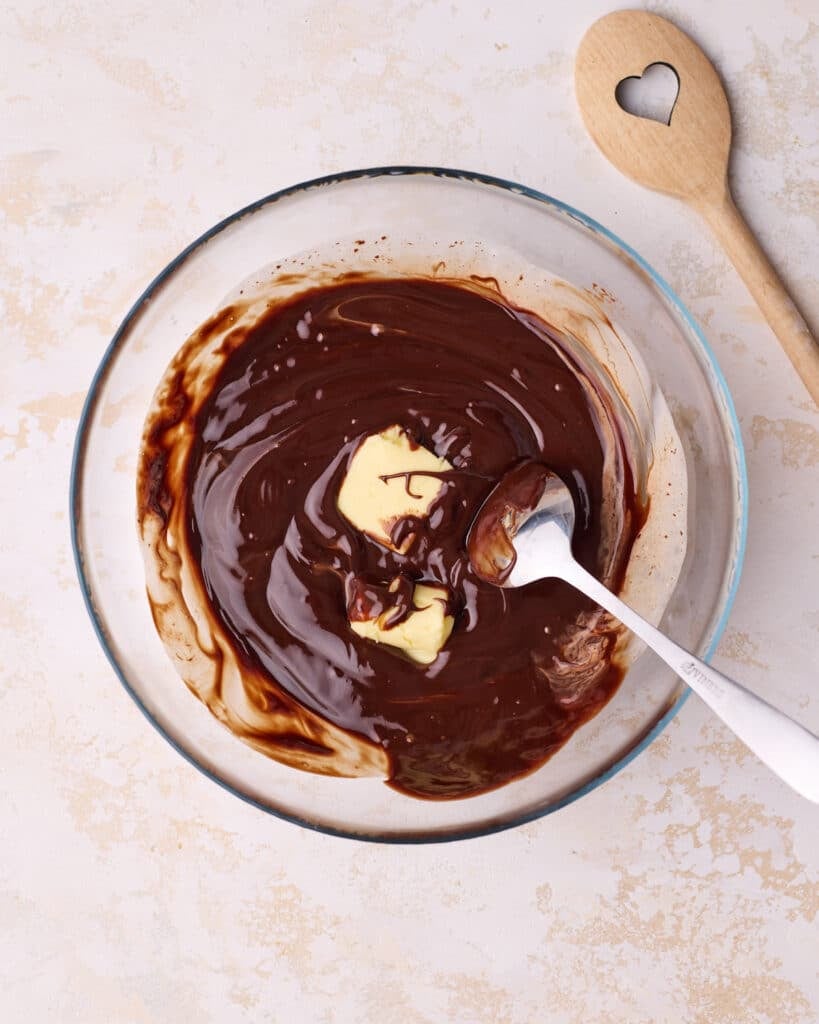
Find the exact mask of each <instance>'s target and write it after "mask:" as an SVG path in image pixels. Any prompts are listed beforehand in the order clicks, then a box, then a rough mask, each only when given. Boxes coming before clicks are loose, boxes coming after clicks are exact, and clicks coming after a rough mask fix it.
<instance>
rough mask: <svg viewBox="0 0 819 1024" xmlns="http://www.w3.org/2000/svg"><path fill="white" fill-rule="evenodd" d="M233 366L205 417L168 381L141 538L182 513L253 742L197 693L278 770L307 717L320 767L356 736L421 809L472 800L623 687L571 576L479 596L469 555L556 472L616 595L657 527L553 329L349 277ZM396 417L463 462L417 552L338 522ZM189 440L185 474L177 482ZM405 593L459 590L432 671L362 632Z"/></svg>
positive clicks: (247, 341) (286, 315)
mask: <svg viewBox="0 0 819 1024" xmlns="http://www.w3.org/2000/svg"><path fill="white" fill-rule="evenodd" d="M215 323H216V321H214V324H215ZM214 329H216V328H215V327H214V326H213V325H211V327H208V326H206V327H205V328H204V329H203V331H202V332H200V334H199V335H198V336H197V344H198V345H199V346H200V347H201V346H202V345H204V344H205V343H206V342H207V337H208V331H209V330H214ZM218 329H219V330H220V331H223V330H224V323H223V322H222V321H220V322H219V324H218ZM220 353H221V356H222V358H223V365H221V366H220V368H219V369H218V372H216V373H211V374H210V375H209V376H208V378H207V393H206V394H202V393H201V392H200V393H199V394H198V396H196V400H194V396H192V394H191V392H190V384H189V383H187V384H186V382H185V378H184V374H183V373H182V372H181V371H180V373H179V374H177V376H176V378H174V377H173V375H171V377H170V378H169V380H170V384H169V386H168V387H167V388H166V389H165V391H164V392H163V394H162V395H161V396H160V401H159V408H158V409H157V410H156V411H155V412H154V414H153V417H152V419H151V418H149V425H148V431H147V433H146V443H145V446H144V451H143V460H142V467H141V477H140V480H141V484H140V515H141V518H142V520H143V522H144V520H145V517H146V516H149V515H151V514H153V515H154V517H156V514H157V510H164V511H162V515H163V516H165V520H166V521H167V520H168V508H169V507H173V508H175V509H176V510H177V511H179V510H180V508H182V509H184V517H180V522H182V521H183V522H184V534H185V536H184V538H182V541H184V544H183V546H184V547H186V548H187V549H188V550H189V552H190V554H191V556H192V559H193V562H194V565H195V576H196V578H197V581H198V582H201V585H202V587H203V589H204V592H205V594H206V601H205V607H206V614H207V616H208V617H210V618H211V620H212V622H213V623H214V626H215V628H218V631H219V633H220V635H221V636H222V637H224V638H226V643H227V645H228V646H229V647H230V648H231V651H232V653H233V654H234V655H235V658H236V661H237V663H238V665H239V666H240V672H239V681H238V682H237V681H236V680H234V683H233V687H234V690H235V688H236V687H237V686H238V687H240V688H241V689H242V690H243V694H242V699H243V701H244V702H245V703H246V705H247V706H248V707H250V708H252V709H253V711H254V715H255V717H256V720H257V724H256V725H254V727H253V729H252V730H250V731H249V732H248V731H247V730H244V729H243V728H241V727H240V723H239V720H240V719H242V718H244V719H247V714H244V715H243V716H241V715H234V716H231V713H230V706H229V705H230V698H229V696H227V695H226V693H225V692H224V690H223V689H220V687H219V685H218V684H217V685H216V686H215V687H214V688H213V689H212V690H210V691H209V693H208V694H203V693H202V692H201V691H200V692H199V695H200V696H202V697H203V699H205V700H206V701H207V702H208V703H209V705H210V706H211V707H212V709H213V710H214V713H216V714H218V715H219V717H220V718H222V720H224V721H226V723H227V724H228V725H229V726H230V727H231V728H234V730H235V731H237V732H238V733H239V734H240V735H242V736H243V738H245V739H247V740H248V741H250V742H252V743H254V745H256V746H258V747H259V748H260V749H262V750H265V751H266V752H268V753H271V754H272V755H273V756H277V757H281V756H282V755H281V751H282V745H281V741H282V732H283V728H282V726H281V723H280V721H279V719H276V722H278V723H279V724H277V725H272V724H271V727H270V730H269V735H267V734H266V732H265V727H264V726H263V725H260V724H259V723H263V722H264V721H265V715H266V714H267V713H268V711H271V709H276V708H287V709H289V710H290V711H291V712H292V713H293V715H294V716H295V719H296V720H297V722H299V721H300V722H302V723H303V722H305V721H309V722H310V723H312V724H311V727H310V729H309V730H307V731H308V732H309V733H310V737H312V738H311V739H310V740H309V742H310V743H312V744H313V745H314V746H315V747H316V749H317V750H319V751H320V750H322V749H323V750H324V751H326V753H327V757H328V761H329V763H328V764H327V765H326V766H324V767H322V768H320V770H327V771H333V770H334V769H333V766H332V761H333V751H334V750H335V748H336V742H335V740H337V738H338V737H339V736H341V735H344V734H346V735H348V736H350V737H351V738H352V740H353V742H354V744H355V743H356V742H360V744H361V745H362V749H364V750H369V751H371V752H372V751H375V752H376V754H377V753H378V752H382V759H381V763H382V764H383V765H384V766H386V772H387V774H388V779H389V782H390V784H391V785H393V786H395V787H396V788H399V789H401V790H402V791H404V792H406V793H411V794H413V795H418V796H424V797H431V798H451V797H462V796H467V795H470V794H472V793H476V792H479V791H482V790H485V789H488V788H492V787H495V786H498V785H501V784H502V783H504V782H506V781H508V780H509V779H512V778H514V777H516V776H519V775H521V774H524V773H526V772H529V771H531V770H532V769H534V768H536V767H537V766H539V765H540V764H542V763H543V762H544V761H545V760H546V759H547V758H548V757H550V756H551V755H552V754H553V753H554V752H555V751H556V750H557V749H559V747H560V746H562V745H563V744H564V743H565V742H566V740H567V739H568V738H569V737H570V736H571V735H572V733H573V732H574V731H575V730H576V729H577V728H578V727H579V726H580V725H581V724H582V723H583V722H584V721H586V720H587V719H588V718H589V717H591V716H592V715H593V714H595V713H596V712H597V711H598V710H599V709H600V708H601V707H602V706H603V704H605V702H606V701H607V700H608V699H609V698H610V697H611V695H612V694H613V693H614V691H615V689H616V687H617V685H618V683H619V681H620V678H621V675H622V671H621V669H620V668H619V667H618V666H617V665H616V664H615V663H614V662H613V660H612V655H613V652H614V647H615V641H616V638H617V632H618V631H617V627H616V625H615V624H614V623H613V622H612V621H611V620H610V619H608V618H607V617H606V616H604V615H602V614H601V613H600V611H599V609H597V608H596V607H595V606H594V605H593V604H592V603H591V602H590V601H589V600H588V599H586V598H585V597H583V596H582V595H580V594H579V593H577V592H575V591H574V590H573V589H572V588H571V587H569V586H568V585H566V584H564V583H562V582H560V581H556V580H546V581H542V582H539V583H537V584H534V585H532V586H531V587H528V588H526V589H525V590H523V591H503V590H499V589H497V588H496V587H493V586H492V585H490V584H488V583H485V582H482V581H481V580H480V579H479V578H478V577H477V576H476V575H475V573H474V572H473V571H472V569H471V568H470V564H469V558H468V555H467V553H466V548H465V540H466V536H467V533H468V530H469V527H470V525H471V523H472V522H473V520H474V518H475V516H476V514H477V512H478V510H479V508H480V507H481V504H482V502H483V501H484V500H485V498H486V497H487V495H488V494H489V492H490V491H491V490H492V487H493V486H494V484H495V483H496V482H497V480H498V479H499V478H500V477H502V476H503V475H504V474H505V473H506V472H507V471H508V470H509V469H510V468H512V467H514V466H515V465H516V464H517V463H518V462H519V461H520V460H523V459H533V460H537V461H538V462H542V463H545V464H547V465H548V466H550V467H551V468H552V469H553V470H554V471H555V472H557V473H558V474H559V475H560V476H562V477H563V479H564V480H565V481H566V482H567V484H568V485H569V487H570V488H571V490H572V494H573V496H574V499H575V502H576V507H577V510H578V516H577V528H576V533H575V539H574V551H575V555H576V557H577V558H578V560H579V561H580V562H581V564H583V565H584V566H585V567H586V568H587V569H589V570H590V571H592V572H593V573H595V574H597V575H598V577H599V578H601V579H603V580H604V581H605V582H606V583H607V584H608V585H609V586H612V587H614V588H615V589H616V588H617V586H618V585H619V582H620V580H621V579H622V576H623V573H624V571H625V567H626V564H627V561H628V556H629V552H630V550H631V545H632V543H633V540H634V538H635V536H636V534H637V532H638V531H639V528H640V525H641V523H642V521H643V512H642V509H641V508H640V506H639V503H638V502H637V500H636V498H635V490H636V488H635V485H634V482H633V480H632V474H631V469H630V461H629V458H628V453H627V451H626V450H625V444H624V441H623V433H622V431H621V430H620V428H619V426H618V422H617V417H616V415H615V412H614V409H613V406H612V404H611V402H610V401H609V400H608V398H607V395H606V392H605V390H604V389H603V388H602V387H601V386H600V382H599V381H598V380H596V379H592V378H591V377H590V376H588V375H587V374H586V373H585V372H584V370H583V369H581V367H580V366H579V365H578V364H577V362H576V361H575V359H574V358H573V356H572V354H571V352H570V350H569V348H568V346H566V345H565V344H564V342H563V341H562V339H561V338H560V337H559V336H558V335H557V334H556V333H555V332H553V331H551V330H550V329H549V328H548V326H547V325H546V324H544V323H543V322H542V321H541V320H539V319H538V317H536V316H535V315H534V314H532V313H530V312H527V311H525V310H521V309H517V308H514V307H512V306H510V305H509V304H507V303H505V302H504V301H503V299H502V298H501V297H500V296H499V295H498V294H496V293H493V292H492V291H491V290H490V289H488V288H486V287H483V286H480V285H478V284H476V283H474V282H472V283H469V282H460V283H454V282H438V281H431V280H427V279H408V278H394V279H387V278H379V277H373V278H361V277H356V278H350V279H347V280H342V281H340V282H338V283H336V284H334V285H332V286H328V287H322V288H315V289H312V290H309V291H305V292H303V293H301V294H299V295H297V296H296V297H295V298H291V299H290V300H288V301H286V302H283V303H280V304H277V305H275V306H272V307H271V308H270V309H269V310H267V312H266V313H265V314H264V315H263V316H262V317H260V318H259V319H258V320H257V321H256V322H255V323H254V324H253V325H252V326H251V327H250V328H248V329H247V330H244V331H243V332H242V334H241V337H238V336H237V337H236V338H234V339H233V342H232V343H231V344H225V345H224V346H222V348H221V350H220ZM174 380H176V384H174ZM163 409H164V418H163V414H162V410H163ZM169 409H172V410H173V414H172V415H171V416H170V417H169V415H168V410H169ZM396 423H397V424H400V425H401V426H402V427H403V428H405V429H406V430H407V431H408V432H409V433H410V434H411V435H412V436H413V437H414V438H415V439H416V440H417V442H418V443H419V444H422V445H424V446H425V447H427V448H429V449H430V450H431V451H433V452H435V454H436V455H438V456H440V457H442V458H445V459H446V460H447V461H448V462H449V463H450V464H451V465H452V466H453V467H454V469H453V472H452V473H450V474H445V481H444V482H445V487H444V488H443V492H442V495H441V497H440V498H439V500H438V502H437V504H436V506H435V508H434V510H433V513H432V515H431V516H430V517H429V519H427V520H417V521H415V520H414V521H411V522H410V521H405V522H403V523H400V524H398V526H397V530H398V532H399V533H401V534H402V536H404V535H406V536H408V535H410V534H411V535H412V536H413V540H412V544H411V546H410V547H409V549H408V550H407V551H406V552H404V553H403V554H402V553H399V552H398V551H392V550H388V549H387V548H385V547H383V546H381V545H379V544H377V543H375V542H374V541H372V540H370V539H368V538H367V537H365V536H364V535H362V534H361V533H359V532H358V531H357V530H356V529H355V528H354V527H353V526H352V525H351V524H350V523H349V522H347V520H345V519H344V517H343V516H342V515H341V514H340V513H339V511H338V509H337V507H336V497H337V494H338V490H339V487H340V485H341V482H342V480H343V477H344V474H345V472H346V469H347V466H348V465H349V462H350V459H351V457H352V455H353V454H354V452H355V450H356V447H357V445H358V444H359V443H360V442H361V440H362V439H363V438H364V437H366V436H368V435H370V434H373V433H377V432H379V431H381V430H383V429H384V428H386V427H388V426H390V425H392V424H396ZM169 424H170V426H169ZM180 431H182V432H185V431H187V435H188V438H189V444H188V447H187V448H186V457H185V459H184V472H183V473H172V472H170V471H169V469H168V466H169V465H172V464H173V452H172V449H173V446H174V445H175V444H178V443H179V437H180ZM169 460H170V461H169ZM407 483H408V486H409V485H410V483H411V482H410V481H407ZM399 577H400V578H401V580H403V581H415V582H424V583H429V584H433V585H441V586H444V587H446V588H447V589H448V591H449V594H450V609H449V610H450V611H451V613H452V614H453V615H454V616H455V625H454V629H453V632H452V635H451V637H450V639H449V641H448V642H447V644H446V646H445V647H444V649H443V650H442V651H441V653H440V654H439V656H438V657H437V659H436V660H435V661H434V662H433V663H432V664H431V665H429V666H428V667H424V666H421V665H419V664H417V663H414V662H412V661H411V660H410V659H408V658H405V657H404V656H402V655H401V654H399V653H398V652H397V651H396V650H394V649H390V648H388V647H384V646H378V645H375V644H373V643H372V642H370V641H367V640H364V639H361V638H359V637H357V636H356V635H355V634H354V633H353V632H352V631H351V629H350V627H349V623H348V609H352V612H351V614H353V615H362V614H364V613H365V612H364V611H363V608H364V605H365V604H366V603H368V602H370V603H372V604H373V605H377V604H378V603H379V601H382V600H383V597H384V594H385V593H386V590H385V588H386V587H388V585H389V583H390V581H391V580H394V579H396V578H399ZM405 590H407V588H406V587H405V588H404V590H402V591H401V593H402V595H403V597H404V604H406V601H407V594H408V590H407V592H406V593H405V592H404V591H405ZM399 614H400V609H399ZM157 621H158V623H159V624H160V630H161V631H162V626H161V617H158V618H157ZM166 639H167V637H166ZM211 701H212V703H211ZM271 722H272V719H271ZM237 723H239V724H237ZM322 723H326V724H327V730H328V738H327V739H326V742H324V743H323V744H322V743H319V742H317V740H316V737H317V736H318V735H319V734H320V733H321V724H322ZM287 731H289V732H290V733H298V732H299V731H300V730H299V727H298V724H296V725H294V724H293V722H292V721H291V722H290V723H289V724H288V725H287ZM303 731H304V730H302V732H303ZM268 740H269V742H268ZM305 742H307V741H305ZM282 759H285V760H289V762H290V763H300V762H298V761H293V760H292V759H288V758H287V757H282ZM376 760H378V759H377V757H376ZM303 766H305V767H312V768H315V764H310V763H309V758H307V759H305V761H304V765H303ZM338 771H339V773H340V774H355V772H354V771H349V772H348V771H345V770H343V769H342V768H339V769H338Z"/></svg>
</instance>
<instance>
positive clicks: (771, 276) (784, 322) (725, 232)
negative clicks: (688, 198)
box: [697, 185, 819, 406]
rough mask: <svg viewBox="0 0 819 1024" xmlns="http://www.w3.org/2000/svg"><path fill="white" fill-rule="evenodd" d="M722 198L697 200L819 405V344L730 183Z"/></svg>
mask: <svg viewBox="0 0 819 1024" xmlns="http://www.w3.org/2000/svg"><path fill="white" fill-rule="evenodd" d="M717 195H718V198H716V199H711V198H709V199H707V200H703V201H701V202H699V203H697V208H698V209H699V211H700V213H701V215H702V216H703V217H704V218H705V220H706V221H707V222H708V225H709V226H710V228H711V230H712V231H713V232H714V234H715V235H716V236H717V238H718V239H719V241H720V243H721V245H722V247H723V249H725V252H726V253H727V255H728V258H729V259H730V261H731V262H732V263H733V265H734V266H735V267H736V269H737V271H738V273H739V275H740V277H741V278H742V279H743V281H744V282H745V284H746V286H747V288H748V291H749V292H750V293H751V295H752V296H753V297H754V299H756V303H757V305H758V306H759V308H760V310H761V311H762V313H763V315H764V317H765V319H766V320H767V321H768V323H769V325H770V327H771V330H772V331H773V332H774V334H775V335H776V336H777V338H778V339H779V342H780V344H781V345H782V348H783V349H784V350H785V353H786V354H787V356H788V358H789V359H790V361H791V362H792V363H793V367H794V369H795V370H796V372H797V373H798V374H799V376H800V377H801V378H802V380H803V382H804V384H805V387H806V388H807V389H808V392H809V393H810V395H811V397H812V398H813V400H814V402H815V403H816V405H817V406H819V344H817V342H816V340H815V338H814V337H813V335H812V334H811V332H810V329H809V328H808V325H807V324H806V323H805V321H804V319H803V317H802V314H801V313H800V312H799V310H798V309H797V308H796V306H795V304H794V302H793V299H791V297H790V295H788V293H787V291H786V290H785V286H784V285H783V284H782V281H781V280H780V279H779V275H778V274H777V272H776V271H775V270H774V268H773V267H772V266H771V263H770V261H769V260H768V257H767V256H766V255H765V253H764V252H763V251H762V248H761V247H760V245H759V242H757V240H756V238H755V236H754V234H753V232H752V231H751V229H750V228H749V227H748V224H747V223H746V221H745V219H744V218H743V216H742V214H741V213H740V212H739V210H738V209H737V208H736V205H735V204H734V200H733V198H732V197H731V193H730V191H729V190H728V187H727V185H726V186H725V188H724V190H723V192H722V193H721V194H720V193H718V194H717Z"/></svg>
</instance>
